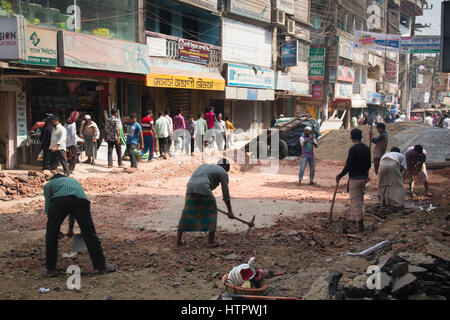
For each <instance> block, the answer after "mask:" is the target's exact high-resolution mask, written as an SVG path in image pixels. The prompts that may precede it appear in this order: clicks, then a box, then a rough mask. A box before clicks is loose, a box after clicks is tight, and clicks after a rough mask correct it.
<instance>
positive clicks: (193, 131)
mask: <svg viewBox="0 0 450 320" xmlns="http://www.w3.org/2000/svg"><path fill="white" fill-rule="evenodd" d="M186 130H187V131H188V132H189V134H190V136H191V139H190V143H189V141H186V145H185V148H186V155H188V154H189V144H190V149H191V156H193V155H194V147H195V137H196V136H197V122H196V121H194V116H193V115H192V114H190V115H188V122H187V124H186Z"/></svg>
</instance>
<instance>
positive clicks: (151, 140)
mask: <svg viewBox="0 0 450 320" xmlns="http://www.w3.org/2000/svg"><path fill="white" fill-rule="evenodd" d="M141 126H142V134H143V136H144V149H143V150H142V151H141V156H143V155H144V154H146V153H147V152H149V154H148V161H151V160H152V159H153V155H154V154H155V137H156V133H155V129H154V128H153V111H152V110H148V111H147V116H146V117H144V118H142V120H141Z"/></svg>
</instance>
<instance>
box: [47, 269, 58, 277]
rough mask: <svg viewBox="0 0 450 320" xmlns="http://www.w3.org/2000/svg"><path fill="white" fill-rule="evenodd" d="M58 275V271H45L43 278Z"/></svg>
mask: <svg viewBox="0 0 450 320" xmlns="http://www.w3.org/2000/svg"><path fill="white" fill-rule="evenodd" d="M57 275H58V270H45V276H46V277H47V278H54V277H56V276H57Z"/></svg>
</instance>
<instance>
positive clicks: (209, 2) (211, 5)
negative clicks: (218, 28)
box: [180, 0, 218, 12]
mask: <svg viewBox="0 0 450 320" xmlns="http://www.w3.org/2000/svg"><path fill="white" fill-rule="evenodd" d="M180 2H184V3H187V4H190V5H192V6H195V7H199V8H202V9H205V10H208V11H212V12H216V11H217V2H218V1H217V0H180Z"/></svg>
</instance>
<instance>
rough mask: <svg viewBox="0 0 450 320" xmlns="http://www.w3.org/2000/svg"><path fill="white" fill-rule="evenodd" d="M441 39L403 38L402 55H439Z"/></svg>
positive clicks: (428, 37)
mask: <svg viewBox="0 0 450 320" xmlns="http://www.w3.org/2000/svg"><path fill="white" fill-rule="evenodd" d="M440 51H441V39H440V37H434V36H416V37H402V46H401V51H400V52H401V53H404V54H408V53H439V52H440Z"/></svg>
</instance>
